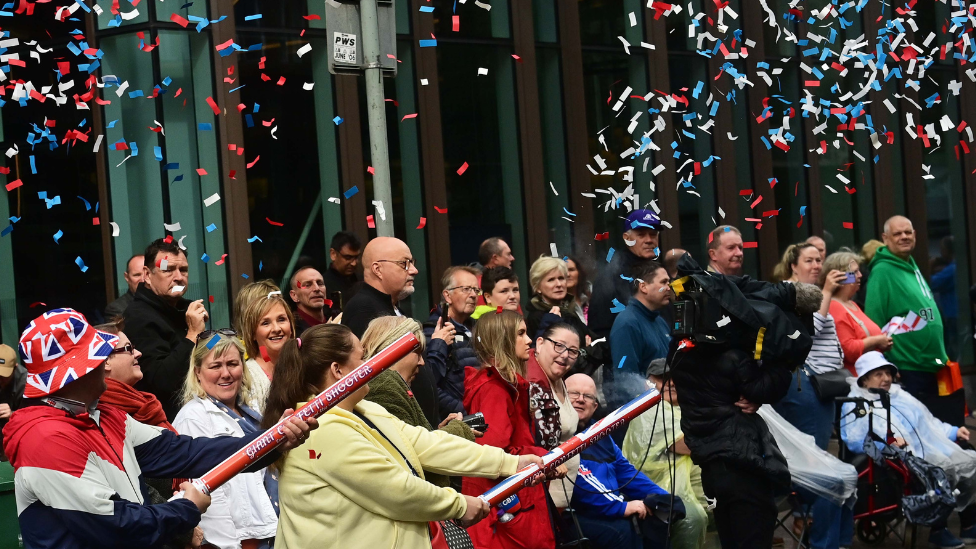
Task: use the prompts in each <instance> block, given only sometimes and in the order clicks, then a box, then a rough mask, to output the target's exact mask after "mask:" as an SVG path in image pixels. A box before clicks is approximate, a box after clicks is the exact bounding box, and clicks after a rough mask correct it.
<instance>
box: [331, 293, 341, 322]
mask: <svg viewBox="0 0 976 549" xmlns="http://www.w3.org/2000/svg"><path fill="white" fill-rule="evenodd" d="M329 299H331V300H332V316H336V315H337V314H339V313H341V312H342V292H332V293H331V294H329Z"/></svg>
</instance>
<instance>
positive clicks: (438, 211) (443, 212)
mask: <svg viewBox="0 0 976 549" xmlns="http://www.w3.org/2000/svg"><path fill="white" fill-rule="evenodd" d="M434 209H435V210H436V211H437V213H439V214H446V213H447V208H438V207H437V206H434Z"/></svg>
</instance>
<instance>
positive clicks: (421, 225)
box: [417, 217, 427, 229]
mask: <svg viewBox="0 0 976 549" xmlns="http://www.w3.org/2000/svg"><path fill="white" fill-rule="evenodd" d="M426 226H427V218H426V217H421V218H420V224H419V225H417V228H418V229H423V228H424V227H426Z"/></svg>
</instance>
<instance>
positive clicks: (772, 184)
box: [769, 177, 779, 189]
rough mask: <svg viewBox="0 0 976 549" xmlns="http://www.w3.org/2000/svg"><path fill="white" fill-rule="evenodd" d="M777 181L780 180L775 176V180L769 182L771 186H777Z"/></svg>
mask: <svg viewBox="0 0 976 549" xmlns="http://www.w3.org/2000/svg"><path fill="white" fill-rule="evenodd" d="M777 183H779V181H778V180H777V179H776V178H775V177H774V178H773V180H772V181H770V182H769V188H770V189H773V188H775V187H776V184H777Z"/></svg>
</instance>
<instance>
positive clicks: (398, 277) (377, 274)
mask: <svg viewBox="0 0 976 549" xmlns="http://www.w3.org/2000/svg"><path fill="white" fill-rule="evenodd" d="M418 272H420V271H418V270H417V266H416V265H415V264H414V260H413V254H412V253H410V248H409V247H408V246H407V244H406V243H405V242H404V241H402V240H400V239H399V238H393V237H389V236H381V237H378V238H374V239H373V240H370V241H369V244H366V248H365V249H364V250H363V282H364V283H365V285H364V287H363V289H362V290H360V291H359V293H357V294H356V295H355V296H354V297H353V298H352V299H350V300H349V303H347V304H346V306H345V310H344V311H343V315H342V323H343V324H345V325H346V326H349V328H351V329H352V332H353V333H354V334H356V337H363V332H365V331H366V326H367V325H368V324H369V321H371V320H373V319H374V318H376V317H380V316H392V315H396V316H403V315H402V314H400V309H398V308H397V304H398V303H399V302H400V300H401V299H406V298H408V297H410V294H412V293H413V291H414V287H413V279H414V277H415V276H417V273H418Z"/></svg>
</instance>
